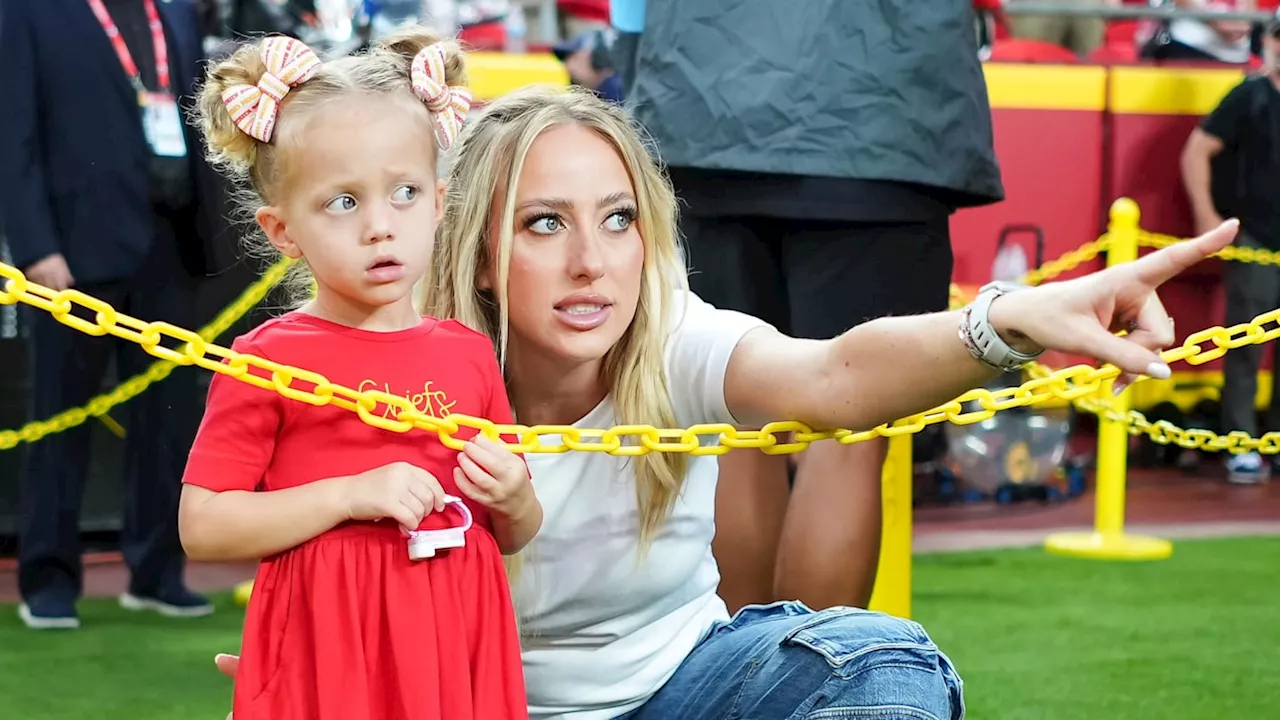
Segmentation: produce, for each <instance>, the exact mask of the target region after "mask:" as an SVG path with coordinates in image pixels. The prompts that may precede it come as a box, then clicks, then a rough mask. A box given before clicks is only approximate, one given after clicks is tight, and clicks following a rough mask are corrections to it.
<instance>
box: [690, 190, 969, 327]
mask: <svg viewBox="0 0 1280 720" xmlns="http://www.w3.org/2000/svg"><path fill="white" fill-rule="evenodd" d="M681 226H682V230H683V233H684V235H685V238H686V244H687V247H688V255H689V257H688V260H689V265H690V266H691V267H690V270H691V272H690V275H689V284H690V286H691V287H692V289H693V291H694V292H695V293H697V294H698V296H699V297H701V298H702V299H703V300H706V301H707V302H709V303H711V304H712V305H714V306H716V307H720V308H725V309H729V310H738V311H741V312H745V313H747V314H749V315H754V316H755V317H758V318H760V319H762V320H764V321H766V322H769V323H770V324H772V325H773V326H774V327H776V328H778V330H780V331H782V332H784V333H786V334H788V335H792V336H795V337H804V338H815V339H827V338H832V337H835V336H837V335H840V334H841V333H843V332H844V331H846V330H848V329H849V328H852V327H854V326H855V325H860V324H861V323H863V322H866V321H868V320H874V319H875V318H879V317H884V316H887V315H917V314H921V313H927V312H936V311H940V310H946V309H947V306H948V303H949V301H950V288H951V269H952V264H953V257H952V252H951V232H950V223H949V218H946V217H940V218H937V219H934V220H929V221H924V222H893V223H868V222H845V221H827V220H785V219H777V218H762V217H697V216H689V215H685V216H683V217H682V219H681Z"/></svg>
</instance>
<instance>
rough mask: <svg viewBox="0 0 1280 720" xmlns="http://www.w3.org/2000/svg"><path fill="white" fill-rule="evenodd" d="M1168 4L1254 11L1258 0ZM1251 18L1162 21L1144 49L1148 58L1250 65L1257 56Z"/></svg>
mask: <svg viewBox="0 0 1280 720" xmlns="http://www.w3.org/2000/svg"><path fill="white" fill-rule="evenodd" d="M1165 4H1167V5H1172V6H1174V7H1176V8H1181V9H1184V10H1219V11H1224V12H1225V11H1232V10H1235V11H1239V12H1251V11H1254V10H1257V9H1258V4H1257V1H1256V0H1166V2H1165ZM1252 29H1253V26H1252V25H1251V24H1250V23H1249V22H1248V21H1247V20H1211V21H1206V20H1199V19H1195V18H1175V19H1173V20H1168V21H1165V22H1162V23H1160V26H1159V28H1158V29H1157V30H1156V32H1155V33H1154V34H1153V36H1152V37H1151V39H1150V40H1149V41H1148V42H1147V43H1146V44H1145V45H1144V46H1143V48H1142V52H1141V55H1142V58H1143V59H1147V60H1183V61H1201V62H1218V63H1228V64H1232V65H1245V64H1248V63H1249V62H1250V60H1251V58H1252V56H1253V53H1252V42H1251V37H1250V34H1251V32H1252Z"/></svg>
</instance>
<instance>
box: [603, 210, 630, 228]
mask: <svg viewBox="0 0 1280 720" xmlns="http://www.w3.org/2000/svg"><path fill="white" fill-rule="evenodd" d="M633 222H635V219H634V218H632V217H631V215H630V214H628V213H623V212H616V213H614V214H612V215H610V216H609V217H607V218H605V221H604V228H605V229H606V230H609V231H610V232H623V231H624V230H626V229H627V228H629V227H631V223H633Z"/></svg>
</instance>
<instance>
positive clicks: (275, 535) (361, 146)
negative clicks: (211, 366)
mask: <svg viewBox="0 0 1280 720" xmlns="http://www.w3.org/2000/svg"><path fill="white" fill-rule="evenodd" d="M462 82H464V78H463V61H462V57H461V54H460V52H459V50H458V49H457V47H456V46H455V45H453V44H452V43H448V42H435V41H434V39H432V38H429V37H423V36H418V35H416V34H415V35H412V36H409V35H406V36H404V37H402V38H400V39H398V40H395V41H391V42H388V43H387V44H386V45H385V46H383V47H378V48H375V49H373V50H371V51H369V52H367V53H364V54H361V55H359V56H355V57H349V58H343V59H340V60H336V61H333V62H328V63H324V64H322V63H321V62H320V61H319V60H318V59H317V57H316V56H315V55H314V54H313V53H312V51H311V50H309V49H308V48H307V47H306V46H305V45H303V44H302V43H300V42H298V41H296V40H292V39H289V38H279V37H273V38H268V39H265V40H263V41H261V42H260V43H258V44H255V45H250V46H246V47H244V48H241V49H240V50H239V51H238V52H236V53H235V54H234V55H233V56H232V57H230V58H229V59H228V60H226V61H224V62H222V63H221V64H219V65H218V66H217V67H215V68H213V70H212V71H211V72H210V74H209V77H208V79H207V82H206V85H205V87H204V89H203V92H202V95H201V98H200V112H201V116H202V123H203V126H204V131H205V135H206V138H207V142H208V146H209V153H210V155H211V157H212V159H213V160H214V161H215V162H217V163H219V164H220V165H222V166H223V167H225V168H227V169H228V170H229V171H230V172H231V173H232V174H233V175H234V176H237V177H239V178H243V179H246V180H247V181H248V185H249V187H250V188H251V190H252V191H253V192H254V194H255V195H256V202H255V218H256V220H257V224H258V225H259V226H260V227H261V229H262V231H263V232H264V234H265V235H266V237H267V239H268V240H269V241H270V245H271V246H272V247H274V248H275V249H276V250H278V251H279V252H280V253H283V254H284V255H286V256H288V257H291V258H295V259H298V260H299V261H305V265H306V267H309V268H310V270H311V272H312V273H313V275H314V282H315V296H314V298H312V299H310V300H309V301H308V302H306V304H305V305H303V306H302V307H300V308H299V309H297V310H295V311H293V312H290V313H287V314H285V315H283V316H281V317H278V318H275V319H273V320H270V321H268V322H266V323H263V324H262V325H261V326H259V327H258V328H257V329H255V330H253V331H252V332H250V333H248V334H247V335H245V336H243V337H241V338H239V339H238V340H237V341H236V342H235V343H234V345H233V347H234V349H236V350H238V351H239V352H242V353H247V354H252V355H255V356H258V357H261V358H265V359H267V360H270V361H274V362H278V363H283V364H288V365H294V366H298V367H304V368H307V369H309V370H312V371H315V372H318V373H320V374H322V375H324V376H325V377H326V378H328V379H329V380H331V381H333V382H336V383H341V384H343V385H346V386H348V387H351V388H355V389H358V390H369V389H376V390H380V391H383V392H386V393H389V394H392V395H395V396H399V397H403V398H406V399H407V400H408V401H409V402H411V403H412V404H413V405H414V406H415V407H417V409H418V410H419V411H421V412H423V413H427V414H431V415H434V416H437V417H443V416H447V415H448V414H450V413H465V414H468V415H475V416H482V417H486V418H490V419H492V420H494V421H495V422H498V423H508V422H511V410H510V407H509V405H508V400H507V395H506V392H505V390H504V387H503V378H502V374H501V372H500V371H499V368H498V365H497V362H496V360H495V358H494V352H493V346H492V344H491V343H490V341H489V340H488V338H487V337H485V336H484V335H481V334H479V333H476V332H474V331H472V330H469V329H467V328H466V327H464V326H463V325H461V324H460V323H458V322H457V321H453V320H445V321H442V320H437V319H434V318H430V317H421V316H419V315H418V314H417V313H416V312H415V310H414V307H413V298H412V290H413V286H414V284H415V282H416V281H417V280H418V279H419V278H421V277H422V276H423V273H424V271H425V270H426V267H427V265H428V263H429V259H430V256H431V252H432V242H433V238H434V236H435V231H436V224H437V222H438V221H439V218H440V213H441V198H442V193H443V186H442V184H441V183H440V182H439V181H438V180H437V178H436V174H435V168H436V165H437V155H438V152H439V150H440V149H442V148H445V147H447V146H448V145H449V143H450V142H452V141H453V139H454V138H455V136H456V134H457V132H458V130H459V128H460V126H461V124H462V121H463V119H464V118H465V114H466V112H467V110H468V108H469V105H470V95H469V94H468V92H467V91H466V89H465V88H462V87H460V83H462ZM250 372H254V373H257V374H260V375H262V376H264V377H265V376H269V373H267V372H265V371H262V370H261V369H260V368H256V367H254V368H252V369H251V370H250ZM294 384H295V386H299V387H304V388H305V387H308V385H307V384H306V383H302V382H300V381H297V380H295V381H294ZM373 412H374V413H375V414H377V415H381V416H384V417H393V416H394V414H395V412H396V410H395V408H394V407H390V406H387V405H384V404H379V405H378V407H376V408H374V411H373ZM184 482H185V486H184V490H183V496H182V504H181V509H180V520H179V521H180V526H181V533H182V541H183V544H184V546H185V548H186V550H187V552H188V554H189V555H190V556H191V557H192V558H193V559H199V560H235V559H245V558H263V560H262V563H261V565H260V567H259V571H258V574H257V578H256V581H255V585H254V593H253V599H252V601H251V602H250V604H249V610H248V617H247V620H246V623H245V630H244V637H245V642H244V651H243V652H244V664H243V666H242V668H241V674H240V676H239V677H238V678H237V682H236V688H235V702H234V706H235V717H236V718H238V719H239V720H255V719H256V718H264V719H269V720H290V719H292V718H298V719H299V720H303V719H305V720H325V719H329V718H333V719H334V720H397V719H404V720H410V719H411V720H504V719H506V718H525V717H527V716H528V713H527V710H526V698H525V689H524V683H523V677H522V674H521V666H520V648H519V640H518V635H517V631H516V626H515V621H514V614H513V612H512V608H511V601H510V595H509V590H508V586H507V581H506V576H505V573H504V570H503V566H502V557H501V556H502V554H504V553H505V554H510V553H514V552H516V551H518V550H519V549H520V548H521V547H523V546H524V545H525V544H526V543H527V542H529V540H530V539H531V538H532V537H533V535H534V534H535V533H536V532H537V530H538V528H539V526H540V525H541V522H542V508H541V506H540V504H539V502H538V500H537V499H536V498H535V496H534V493H533V489H532V485H531V484H530V479H529V474H528V471H527V468H526V466H525V464H524V462H523V460H522V459H521V458H519V457H518V456H516V455H514V454H512V453H511V452H509V451H508V450H506V449H505V447H504V446H503V445H502V444H501V443H499V442H495V441H491V440H489V439H486V438H483V437H475V438H474V439H473V440H472V441H471V442H468V443H467V445H466V447H465V449H464V450H463V451H462V452H460V453H459V452H455V451H452V450H449V449H448V448H446V447H445V446H444V445H443V444H441V443H440V442H439V441H438V440H437V439H436V438H435V437H433V436H430V435H428V434H424V433H422V432H418V431H413V432H408V433H403V434H395V433H389V432H387V431H385V430H381V429H377V428H374V427H371V426H370V425H367V424H365V423H364V422H362V421H361V420H360V419H359V418H358V417H357V415H356V414H354V413H351V412H348V411H346V410H342V409H339V408H336V407H331V406H323V407H316V406H311V405H307V404H305V403H301V402H297V401H295V400H289V399H286V398H284V397H281V396H280V395H279V394H277V393H276V392H274V391H273V390H266V389H260V388H257V387H254V386H251V385H248V384H245V383H243V382H240V381H238V380H235V379H232V378H229V377H227V376H224V375H217V376H215V378H214V380H213V385H212V387H211V388H210V391H209V399H208V406H207V409H206V412H205V416H204V421H203V424H202V425H201V427H200V432H199V434H198V436H197V438H196V441H195V444H194V446H193V447H192V450H191V455H190V458H189V460H188V464H187V471H186V476H185V477H184ZM380 520H385V522H379V521H380ZM450 528H458V529H454V530H452V531H450ZM410 531H412V532H410Z"/></svg>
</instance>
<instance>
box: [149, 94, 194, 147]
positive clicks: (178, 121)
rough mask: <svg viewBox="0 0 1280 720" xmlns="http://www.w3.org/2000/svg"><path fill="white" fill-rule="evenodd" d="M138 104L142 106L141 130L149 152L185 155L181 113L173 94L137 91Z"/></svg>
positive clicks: (185, 144)
mask: <svg viewBox="0 0 1280 720" xmlns="http://www.w3.org/2000/svg"><path fill="white" fill-rule="evenodd" d="M138 105H140V106H141V108H142V131H143V133H145V134H146V136H147V144H148V145H150V146H151V152H153V153H155V154H156V155H159V156H160V157H169V158H181V157H186V156H187V139H186V137H185V136H184V135H183V134H182V113H181V112H179V110H178V103H177V101H175V100H174V99H173V95H170V94H169V93H167V92H154V93H153V92H147V91H146V90H143V91H141V92H139V93H138Z"/></svg>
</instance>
